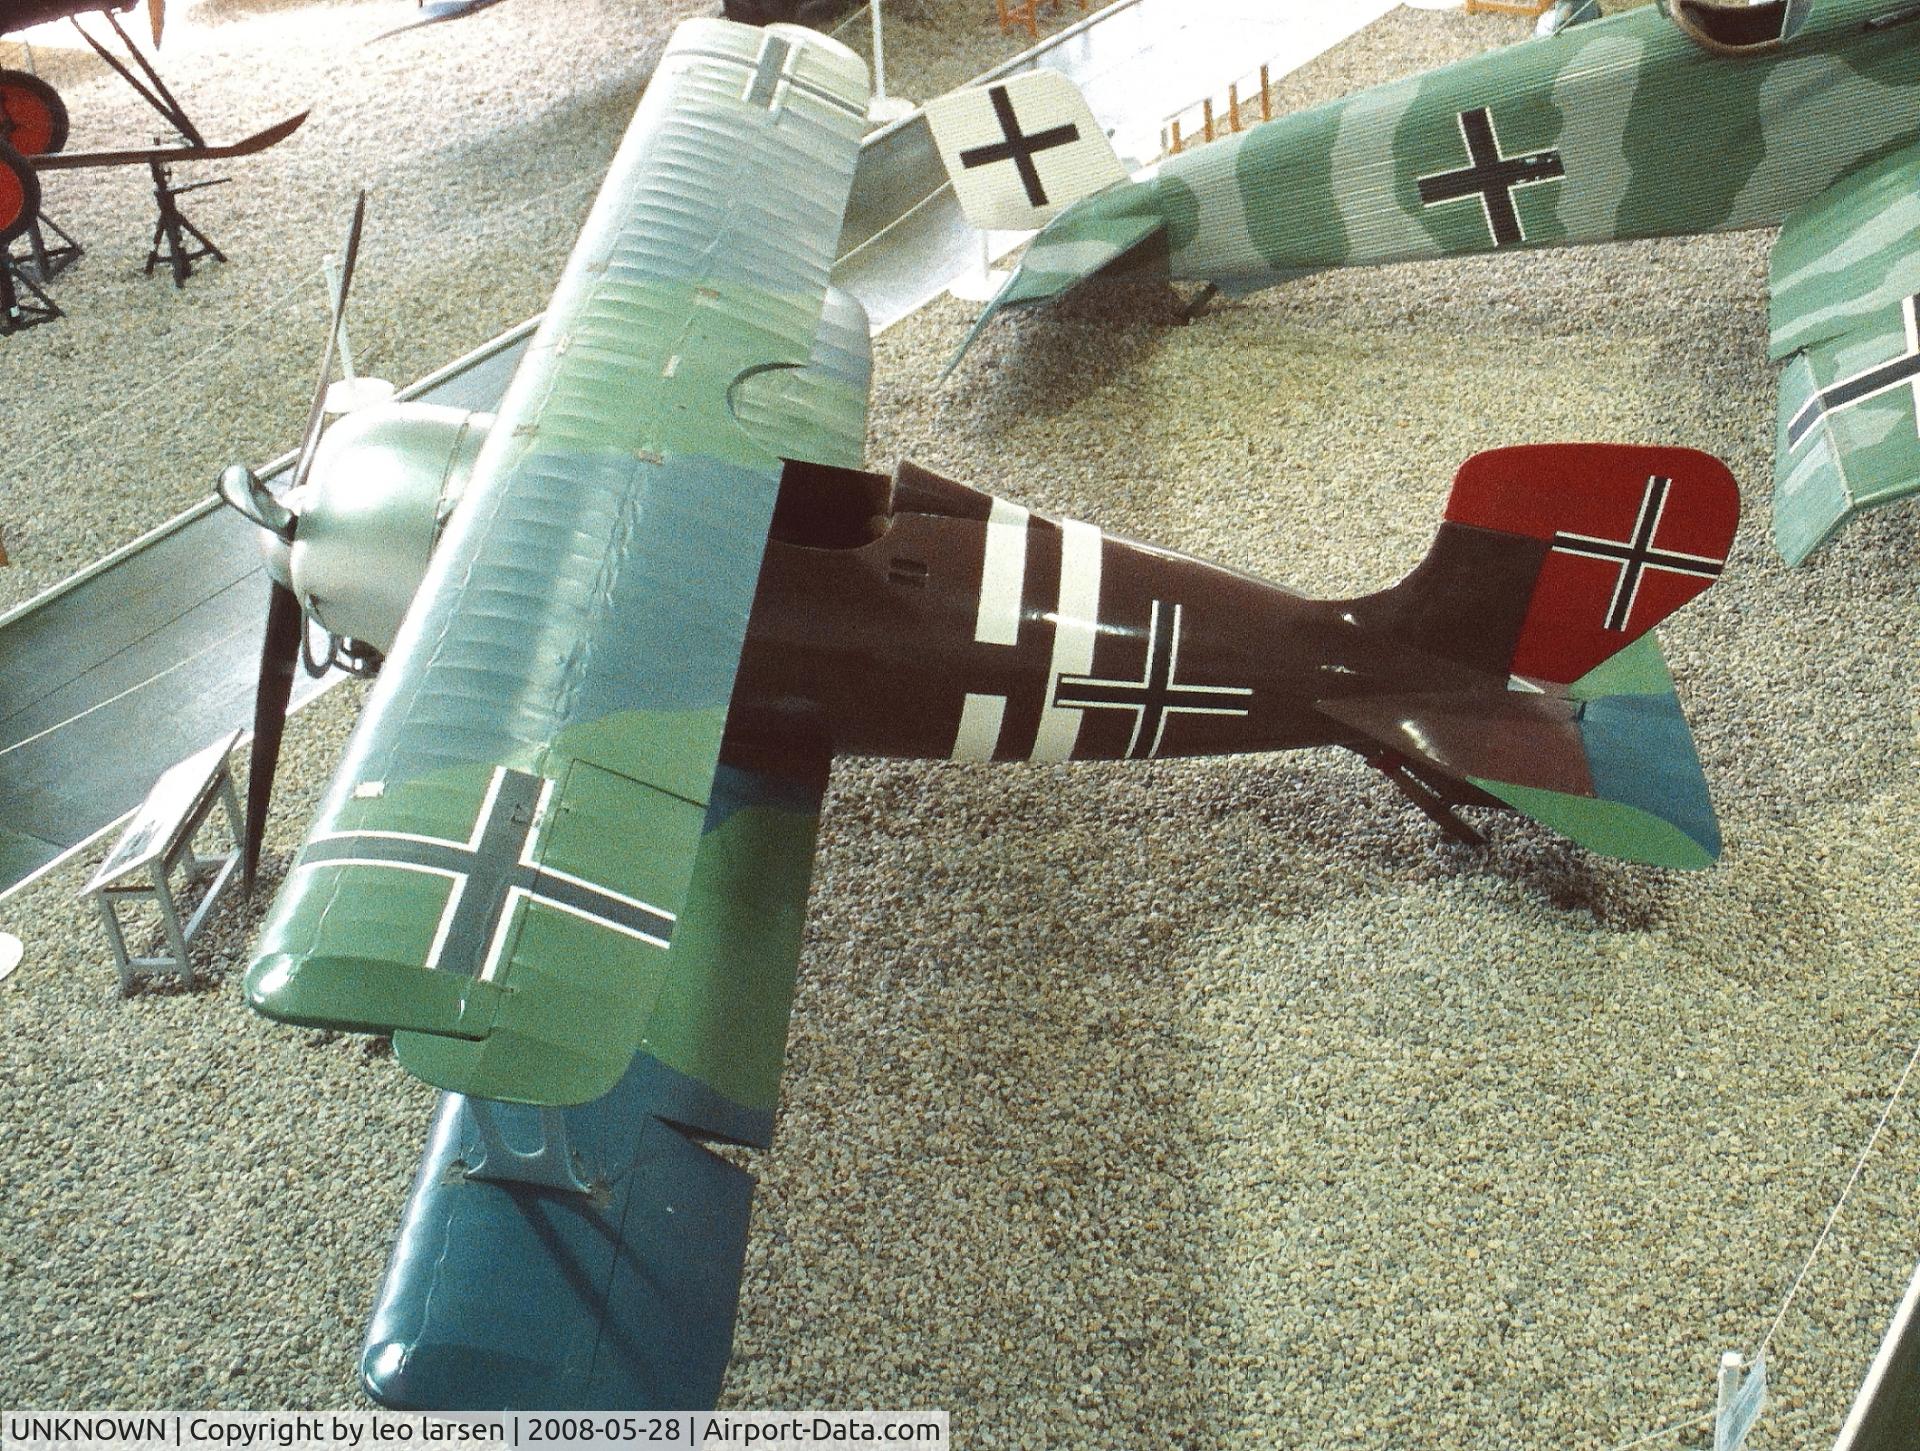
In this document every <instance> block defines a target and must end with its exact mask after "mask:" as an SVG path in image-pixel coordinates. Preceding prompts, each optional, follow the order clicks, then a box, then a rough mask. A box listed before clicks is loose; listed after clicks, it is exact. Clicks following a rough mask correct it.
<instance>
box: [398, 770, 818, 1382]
mask: <svg viewBox="0 0 1920 1451" xmlns="http://www.w3.org/2000/svg"><path fill="white" fill-rule="evenodd" d="M824 786H825V771H824V768H822V769H821V770H820V771H819V772H818V774H817V775H815V776H814V777H813V778H812V779H809V780H795V779H792V778H790V777H789V776H786V775H777V774H773V773H770V772H766V771H757V770H755V771H750V770H741V769H738V768H734V767H730V766H725V765H723V766H722V767H721V769H720V772H719V774H718V776H717V777H716V778H715V781H714V791H713V801H712V804H711V805H710V806H709V808H708V812H707V819H706V829H705V832H704V834H703V835H702V837H701V842H700V846H699V849H698V852H697V855H696V857H695V861H694V868H693V879H692V883H691V885H690V886H689V888H688V891H687V897H686V906H685V910H684V911H683V913H682V915H681V919H680V923H679V928H678V931H677V932H676V934H675V937H674V942H673V959H674V967H675V971H674V975H673V977H672V978H671V979H670V981H669V985H668V989H667V991H666V993H665V994H664V995H663V996H662V998H661V1000H660V1001H659V1002H658V1003H657V1004H656V1005H655V1007H654V1010H653V1012H652V1014H651V1017H650V1019H649V1021H648V1024H647V1028H646V1032H645V1037H644V1038H643V1040H642V1042H643V1046H642V1048H641V1050H640V1051H639V1053H637V1054H636V1055H635V1057H634V1059H633V1061H632V1064H631V1066H630V1067H629V1068H628V1069H627V1071H626V1074H625V1076H624V1077H623V1078H622V1079H621V1081H620V1083H619V1084H618V1085H617V1086H616V1087H615V1088H614V1089H613V1091H612V1092H611V1093H609V1094H607V1095H605V1096H604V1097H602V1098H600V1099H597V1100H595V1101H594V1102H592V1103H588V1104H583V1105H581V1106H579V1107H576V1108H568V1109H557V1110H556V1109H547V1110H541V1109H537V1108H534V1107H532V1106H529V1105H518V1104H516V1105H492V1106H490V1107H489V1106H484V1105H477V1104H475V1103H473V1102H471V1101H470V1100H468V1099H466V1098H464V1097H463V1096H461V1095H459V1094H451V1093H450V1094H446V1095H444V1096H443V1097H442V1099H441V1104H440V1111H439V1113H438V1114H437V1115H436V1117H435V1120H434V1127H433V1132H432V1136H431V1138H430V1140H429V1143H428V1146H427V1152H426V1155H425V1157H424V1159H423V1160H422V1162H421V1165H420V1171H419V1174H418V1175H417V1176H416V1178H415V1180H414V1186H413V1192H412V1195H411V1196H410V1197H409V1199H408V1202H407V1209H406V1216H405V1220H404V1222H403V1224H402V1226H401V1232H400V1237H399V1240H398V1242H397V1243H396V1245H395V1247H394V1252H393V1257H392V1259H391V1261H390V1262H389V1264H388V1266H387V1275H386V1279H385V1282H384V1283H383V1284H382V1286H381V1290H380V1295H379V1299H378V1301H377V1302H376V1304H375V1307H374V1313H373V1319H372V1323H371V1325H370V1326H369V1328H368V1333H367V1344H366V1349H365V1352H364V1354H363V1356H362V1360H361V1379H362V1381H363V1383H364V1384H365V1386H366V1388H367V1391H368V1393H369V1394H370V1395H371V1396H372V1397H373V1398H374V1399H375V1400H377V1401H379V1402H380V1403H381V1404H383V1405H388V1406H394V1407H397V1408H400V1409H409V1410H417V1409H444V1410H457V1409H472V1410H482V1409H490V1408H497V1407H500V1406H514V1407H517V1408H520V1409H523V1410H549V1409H551V1410H567V1409H574V1408H578V1407H582V1406H591V1407H596V1408H605V1409H608V1410H656V1409H679V1408H684V1407H688V1406H708V1405H712V1404H713V1400H714V1397H715V1396H716V1395H717V1394H718V1392H719V1389H720V1378H721V1374H722V1372H723V1371H724V1370H725V1368H726V1363H727V1356H728V1353H729V1351H730V1349H731V1347H732V1342H733V1323H734V1313H735V1308H736V1306H737V1303H738V1300H739V1293H740V1272H741V1265H742V1262H743V1259H744V1256H745V1253H746V1238H747V1220H748V1214H749V1209H750V1206H751V1201H752V1196H753V1176H752V1175H750V1174H749V1173H748V1172H747V1171H746V1170H745V1169H742V1168H740V1167H738V1166H737V1165H736V1164H734V1163H731V1162H729V1161H728V1160H726V1159H724V1158H722V1157H720V1156H719V1155H718V1154H715V1153H713V1152H712V1151H711V1150H709V1149H708V1148H706V1147H705V1143H706V1142H713V1141H717V1142H722V1143H737V1144H747V1145H751V1146H753V1147H756V1148H765V1147H766V1146H767V1144H768V1142H769V1140H770V1138H771V1135H772V1130H773V1108H774V1099H775V1095H776V1092H777V1090H778V1085H779V1077H780V1067H781V1060H782V1058H783V1056H784V1053H785V1048H786V1035H787V1014H788V1010H789V1008H790V1006H791V1004H792V1001H793V982H794V971H795V966H796V963H797V962H798V959H799V953H800V939H801V925H802V922H803V920H804V916H805V910H806V899H807V889H808V885H809V882H810V881H811V877H812V870H813V850H814V841H815V838H816V835H817V833H818V828H819V813H820V796H821V792H822V790H823V789H824ZM496 1133H497V1135H498V1137H497V1138H494V1139H493V1141H492V1142H491V1143H490V1142H489V1138H490V1136H491V1135H493V1134H496ZM536 1150H544V1151H546V1152H547V1153H548V1154H549V1155H551V1156H552V1158H553V1162H552V1163H551V1164H550V1165H549V1170H548V1178H549V1180H550V1183H549V1184H547V1185H543V1184H541V1183H537V1182H528V1179H529V1178H533V1179H538V1178H540V1177H541V1175H540V1174H538V1173H534V1174H531V1175H530V1174H529V1165H528V1163H527V1160H526V1157H525V1156H526V1155H528V1154H530V1153H533V1152H534V1151H536ZM502 1156H510V1157H511V1158H513V1159H514V1160H517V1162H512V1163H509V1164H506V1165H504V1166H502V1165H500V1164H499V1163H497V1162H495V1163H490V1162H489V1161H490V1160H497V1159H499V1158H500V1157H502ZM503 1167H504V1168H505V1169H506V1171H507V1172H508V1173H511V1174H513V1175H515V1176H516V1177H514V1178H510V1179H495V1178H492V1177H490V1175H491V1174H492V1173H494V1172H497V1171H498V1170H500V1169H501V1168H503ZM576 1183H577V1184H580V1185H584V1186H585V1187H586V1188H587V1191H588V1192H586V1193H578V1192H566V1190H567V1188H568V1187H569V1185H571V1184H576Z"/></svg>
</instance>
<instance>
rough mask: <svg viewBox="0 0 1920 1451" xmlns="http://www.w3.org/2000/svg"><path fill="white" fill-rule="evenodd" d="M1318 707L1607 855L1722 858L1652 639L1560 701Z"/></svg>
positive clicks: (1373, 701) (1504, 697)
mask: <svg viewBox="0 0 1920 1451" xmlns="http://www.w3.org/2000/svg"><path fill="white" fill-rule="evenodd" d="M1320 709H1322V710H1323V711H1325V712H1326V713H1327V714H1328V715H1331V716H1333V717H1334V718H1335V719H1337V720H1340V721H1343V722H1345V723H1346V724H1348V725H1352V726H1354V727H1356V728H1357V729H1360V730H1362V731H1365V732H1366V733H1367V734H1368V735H1369V736H1370V737H1372V738H1373V739H1374V740H1376V741H1378V742H1380V743H1381V744H1382V745H1383V746H1386V747H1387V748H1389V749H1391V750H1393V751H1396V752H1398V753H1399V754H1401V755H1403V756H1405V757H1407V758H1408V759H1409V760H1413V761H1417V762H1420V763H1422V764H1423V765H1426V766H1428V767H1430V768H1433V769H1435V770H1438V771H1440V772H1442V773H1444V774H1445V775H1448V776H1452V777H1455V778H1456V779H1459V780H1464V781H1466V782H1468V783H1470V784H1471V785H1473V786H1476V787H1478V788H1479V789H1480V790H1482V791H1484V792H1486V793H1487V794H1488V795H1490V796H1494V797H1497V798H1498V799H1500V800H1501V801H1504V802H1506V803H1507V804H1508V805H1509V806H1511V807H1513V808H1514V809H1515V810H1516V811H1519V812H1521V813H1523V814H1524V815H1527V816H1531V817H1532V818H1534V819H1535V820H1536V821H1539V822H1541V823H1543V824H1544V825H1547V826H1550V827H1552V828H1553V829H1554V830H1555V831H1558V832H1560V833H1561V834H1563V835H1565V836H1567V837H1569V838H1571V839H1572V840H1574V841H1576V842H1578V843H1579V844H1580V845H1581V846H1583V847H1586V848H1587V849H1588V850H1589V851H1594V852H1598V853H1599V854H1601V855H1602V856H1612V857H1621V858H1624V859H1625V860H1628V861H1636V862H1643V863H1646V864H1647V865H1650V866H1663V867H1704V866H1707V865H1709V864H1710V863H1711V862H1712V861H1713V860H1714V859H1715V858H1716V857H1718V856H1719V854H1720V831H1719V827H1718V825H1717V824H1716V823H1715V820H1714V814H1713V805H1712V802H1711V801H1710V800H1709V799H1708V796H1707V784H1706V778H1705V776H1704V775H1703V773H1702V772H1701V769H1700V758H1699V756H1698V755H1697V754H1696V752H1695V750H1694V747H1693V738H1692V735H1691V734H1690V733H1689V731H1688V729H1687V723H1686V719H1685V717H1684V716H1682V714H1681V711H1680V701H1679V698H1678V696H1677V695H1676V694H1675V691H1674V687H1673V676H1672V674H1671V673H1670V672H1669V671H1668V669H1667V665H1666V660H1665V657H1664V656H1663V655H1662V654H1661V651H1660V644H1659V641H1658V639H1657V638H1656V637H1655V636H1653V635H1643V636H1641V637H1640V639H1638V640H1636V641H1635V642H1634V643H1633V644H1631V645H1629V646H1627V647H1626V649H1624V650H1622V651H1620V652H1619V653H1618V654H1617V655H1615V656H1614V657H1613V658H1612V659H1610V660H1608V661H1606V662H1605V663H1604V664H1602V665H1600V666H1599V667H1598V668H1596V669H1595V670H1593V671H1591V672H1589V673H1588V674H1587V675H1586V676H1583V677H1582V678H1581V679H1580V680H1577V681H1575V682H1573V684H1572V686H1571V687H1570V689H1569V691H1568V693H1567V695H1566V697H1565V698H1561V697H1557V696H1545V695H1538V694H1535V693H1532V692H1524V691H1508V692H1505V693H1504V694H1495V693H1488V694H1485V695H1476V694H1453V695H1445V696H1429V697H1394V698H1380V697H1374V698H1364V697H1363V698H1358V699H1353V700H1330V701H1322V702H1321V703H1320Z"/></svg>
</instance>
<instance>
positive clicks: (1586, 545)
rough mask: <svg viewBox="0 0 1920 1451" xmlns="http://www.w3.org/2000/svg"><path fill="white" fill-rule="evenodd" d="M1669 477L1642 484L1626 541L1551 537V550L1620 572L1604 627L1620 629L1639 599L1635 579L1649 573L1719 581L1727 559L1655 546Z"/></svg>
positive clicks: (1625, 626) (1668, 489) (1578, 536)
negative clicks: (1607, 564) (1603, 562)
mask: <svg viewBox="0 0 1920 1451" xmlns="http://www.w3.org/2000/svg"><path fill="white" fill-rule="evenodd" d="M1672 488H1673V480H1672V479H1663V478H1658V477H1655V478H1651V479H1648V480H1647V488H1646V492H1645V493H1643V494H1641V496H1640V517H1639V518H1638V519H1636V520H1634V524H1633V534H1632V536H1631V537H1630V538H1627V539H1602V538H1600V537H1598V536H1596V535H1592V534H1556V535H1554V536H1553V545H1552V552H1554V553H1557V554H1578V555H1580V556H1581V557H1583V558H1586V559H1604V560H1607V561H1608V562H1610V563H1612V564H1616V565H1618V566H1619V568H1620V574H1619V577H1618V578H1617V579H1615V581H1614V585H1613V599H1612V600H1611V601H1610V602H1609V603H1608V605H1607V618H1606V628H1607V629H1609V630H1616V631H1624V630H1625V629H1626V628H1627V620H1628V619H1629V618H1630V617H1631V616H1632V614H1633V603H1634V601H1635V600H1636V599H1638V598H1639V595H1640V581H1641V580H1642V579H1644V578H1645V577H1646V573H1647V571H1648V570H1650V569H1661V570H1665V571H1666V572H1667V573H1669V574H1690V575H1693V576H1695V577H1696V578H1699V579H1718V578H1719V577H1720V571H1721V570H1722V569H1723V568H1724V567H1725V566H1726V562H1727V561H1726V557H1725V556H1724V555H1723V556H1722V557H1721V558H1719V559H1714V558H1712V557H1711V556H1709V555H1705V554H1682V553H1680V552H1678V551H1677V550H1672V549H1659V548H1656V547H1655V543H1654V541H1655V539H1656V538H1657V537H1658V535H1659V533H1660V519H1661V516H1662V515H1663V514H1664V513H1665V512H1666V508H1667V494H1668V492H1669V491H1670V490H1671V489H1672Z"/></svg>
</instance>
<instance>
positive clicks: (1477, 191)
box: [1420, 106, 1567, 247]
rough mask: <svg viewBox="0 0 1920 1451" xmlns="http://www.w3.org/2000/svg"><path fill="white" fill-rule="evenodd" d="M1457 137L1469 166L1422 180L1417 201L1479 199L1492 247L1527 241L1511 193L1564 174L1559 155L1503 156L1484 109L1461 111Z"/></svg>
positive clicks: (1429, 203) (1437, 202)
mask: <svg viewBox="0 0 1920 1451" xmlns="http://www.w3.org/2000/svg"><path fill="white" fill-rule="evenodd" d="M1460 135H1461V137H1462V139H1464V140H1465V141H1466V143H1467V163H1468V164H1467V165H1466V166H1465V167H1464V168H1462V169H1461V170H1459V171H1441V172H1435V173H1433V174H1432V175H1429V176H1423V177H1421V178H1420V203H1421V205H1422V206H1429V207H1437V206H1440V205H1441V204H1443V203H1445V202H1457V201H1465V200H1466V199H1468V198H1469V197H1478V198H1479V200H1480V209H1481V210H1482V211H1483V212H1485V213H1486V217H1487V230H1488V231H1489V232H1491V233H1492V234H1493V245H1494V246H1496V247H1512V246H1515V245H1517V244H1518V243H1521V242H1524V241H1526V239H1527V234H1526V231H1525V229H1524V228H1522V227H1521V225H1520V211H1519V208H1517V207H1516V206H1514V204H1513V194H1514V192H1515V191H1516V190H1517V189H1518V188H1520V187H1523V186H1538V185H1539V184H1540V183H1541V182H1543V181H1558V180H1559V179H1560V178H1561V177H1563V176H1565V175H1566V174H1567V168H1566V166H1565V164H1564V163H1562V161H1561V160H1560V153H1559V152H1558V151H1536V152H1534V153H1533V154H1532V155H1530V156H1503V155H1502V154H1501V152H1500V137H1499V134H1498V133H1497V132H1496V131H1495V130H1494V129H1493V113H1492V112H1491V111H1489V110H1488V109H1487V108H1486V107H1485V106H1480V107H1477V108H1476V109H1474V110H1471V111H1462V112H1461V113H1460Z"/></svg>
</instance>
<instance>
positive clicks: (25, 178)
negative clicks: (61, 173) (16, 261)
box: [0, 141, 40, 247]
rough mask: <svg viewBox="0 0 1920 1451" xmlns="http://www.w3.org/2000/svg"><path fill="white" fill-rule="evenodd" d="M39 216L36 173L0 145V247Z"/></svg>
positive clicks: (11, 149) (18, 234) (8, 147)
mask: <svg viewBox="0 0 1920 1451" xmlns="http://www.w3.org/2000/svg"><path fill="white" fill-rule="evenodd" d="M39 215H40V175H39V173H38V172H36V171H35V170H34V169H33V163H32V162H31V161H28V160H27V159H26V157H24V156H22V155H21V154H20V153H19V152H17V151H15V150H14V149H13V148H12V147H11V146H9V145H7V143H6V142H4V141H0V247H4V246H6V245H7V244H8V243H9V242H11V241H12V240H13V239H14V238H15V237H18V236H20V235H21V234H22V233H24V232H25V231H26V230H27V228H28V227H30V226H32V225H33V219H34V218H35V217H37V216H39Z"/></svg>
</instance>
